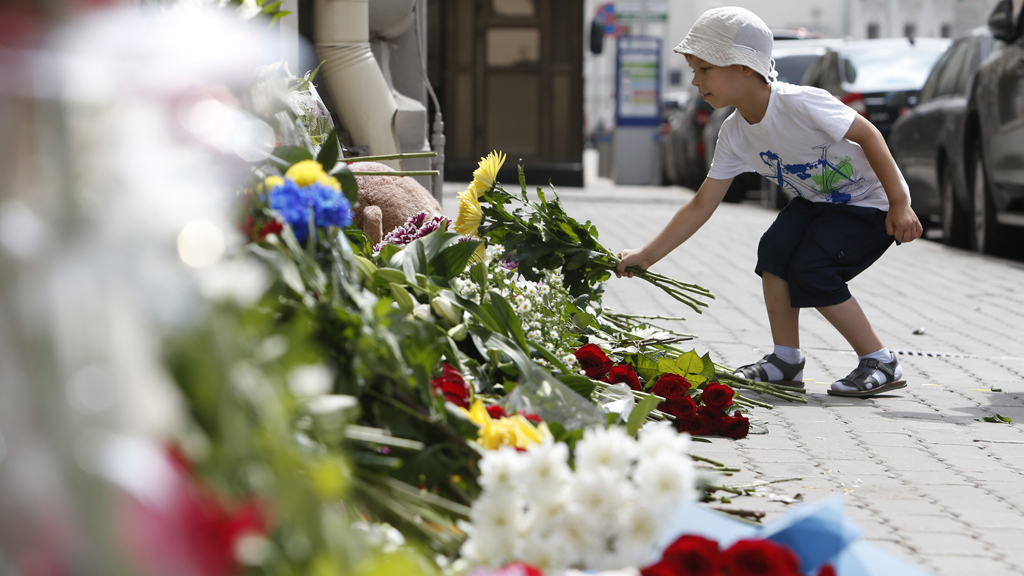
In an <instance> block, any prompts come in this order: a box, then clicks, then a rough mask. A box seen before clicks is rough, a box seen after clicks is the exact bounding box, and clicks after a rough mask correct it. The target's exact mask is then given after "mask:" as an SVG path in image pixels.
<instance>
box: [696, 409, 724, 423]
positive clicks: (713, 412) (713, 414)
mask: <svg viewBox="0 0 1024 576" xmlns="http://www.w3.org/2000/svg"><path fill="white" fill-rule="evenodd" d="M697 414H698V415H701V416H707V417H708V418H711V419H712V420H714V421H715V422H718V421H719V420H721V419H722V418H725V413H724V412H722V411H721V410H718V409H717V408H712V407H711V406H698V407H697Z"/></svg>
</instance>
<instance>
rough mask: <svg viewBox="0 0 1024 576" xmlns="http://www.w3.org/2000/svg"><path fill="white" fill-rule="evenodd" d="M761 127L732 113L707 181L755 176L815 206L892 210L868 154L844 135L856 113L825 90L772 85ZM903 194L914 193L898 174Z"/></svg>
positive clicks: (784, 84) (723, 126)
mask: <svg viewBox="0 0 1024 576" xmlns="http://www.w3.org/2000/svg"><path fill="white" fill-rule="evenodd" d="M771 87H772V93H771V98H770V99H769V100H768V110H767V112H765V115H764V118H763V119H762V120H761V121H760V122H758V123H757V124H750V123H748V122H747V121H746V120H745V119H744V118H743V116H742V115H741V114H739V113H738V112H733V113H732V115H730V116H729V117H728V118H727V119H726V120H725V122H723V123H722V130H721V132H719V135H718V144H717V145H716V147H715V158H714V161H713V162H712V163H711V168H710V169H709V170H708V177H709V178H715V179H719V180H726V179H729V178H733V177H735V176H738V175H739V174H742V173H744V172H750V171H754V172H757V173H758V174H760V175H762V176H764V177H765V178H768V179H769V180H771V181H773V182H775V183H777V184H778V185H779V186H781V187H783V188H785V189H786V190H789V191H790V192H792V193H794V194H796V195H797V196H800V197H801V198H806V199H808V200H811V201H814V202H833V203H837V204H852V205H855V206H868V207H872V208H879V209H881V210H888V209H889V198H888V197H887V196H886V195H885V190H884V189H883V188H882V184H881V182H879V181H878V176H876V175H875V171H874V170H872V169H871V165H870V164H869V163H868V160H867V158H866V157H865V156H864V150H863V149H862V148H861V147H860V145H859V144H856V143H854V142H851V141H850V140H846V139H845V138H844V136H845V135H846V132H847V131H848V130H849V129H850V126H851V125H852V124H853V119H854V118H855V117H856V116H857V112H856V111H855V110H853V109H852V108H850V107H849V106H847V105H845V104H843V103H842V102H840V101H839V100H838V99H836V98H835V97H834V96H832V95H831V94H829V93H828V92H827V91H825V90H821V89H819V88H813V87H810V86H796V85H794V84H787V83H785V82H773V83H772V84H771ZM900 181H901V182H902V183H903V191H904V192H905V193H906V194H907V201H908V202H909V201H910V189H909V187H908V186H907V182H906V180H904V179H903V175H902V174H900Z"/></svg>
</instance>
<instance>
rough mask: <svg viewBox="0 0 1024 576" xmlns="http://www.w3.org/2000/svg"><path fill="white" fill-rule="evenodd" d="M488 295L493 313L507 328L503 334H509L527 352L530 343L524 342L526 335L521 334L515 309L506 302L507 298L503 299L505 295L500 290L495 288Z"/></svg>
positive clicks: (521, 330)
mask: <svg viewBox="0 0 1024 576" xmlns="http://www.w3.org/2000/svg"><path fill="white" fill-rule="evenodd" d="M488 296H489V299H490V301H491V307H492V308H493V309H494V315H495V316H496V317H497V318H498V321H499V322H500V323H501V325H502V326H503V327H504V328H505V329H506V330H507V332H505V334H507V335H508V336H510V337H511V338H512V340H513V341H514V342H515V343H516V344H518V345H519V347H520V348H521V349H522V350H523V352H526V353H529V351H530V345H529V344H528V343H527V342H526V335H524V334H523V325H522V322H521V321H520V320H519V316H516V311H515V310H513V309H512V305H511V304H509V303H508V300H505V297H504V296H502V295H501V293H500V292H497V291H495V290H492V291H491V292H490V294H489V295H488Z"/></svg>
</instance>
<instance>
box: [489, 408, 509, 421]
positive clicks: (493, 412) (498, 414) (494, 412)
mask: <svg viewBox="0 0 1024 576" xmlns="http://www.w3.org/2000/svg"><path fill="white" fill-rule="evenodd" d="M485 410H487V414H488V415H489V416H490V417H491V418H494V419H495V420H496V419H498V418H505V417H506V416H508V413H507V412H505V409H504V408H502V407H501V406H498V405H497V404H491V405H490V406H487V407H486V408H485Z"/></svg>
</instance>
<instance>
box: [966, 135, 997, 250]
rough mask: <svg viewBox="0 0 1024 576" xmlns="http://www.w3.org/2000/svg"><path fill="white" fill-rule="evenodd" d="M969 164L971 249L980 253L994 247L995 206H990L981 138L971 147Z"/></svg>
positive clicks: (990, 197)
mask: <svg viewBox="0 0 1024 576" xmlns="http://www.w3.org/2000/svg"><path fill="white" fill-rule="evenodd" d="M971 157H972V158H971V159H972V162H971V163H970V166H971V167H972V169H973V176H974V177H973V178H972V179H971V199H972V205H973V210H972V214H973V218H972V220H973V223H974V233H973V234H971V249H973V250H974V251H975V252H978V253H980V254H985V253H988V252H991V251H992V250H993V249H994V248H995V247H996V242H995V239H996V232H997V229H996V226H997V224H996V219H995V208H994V207H993V206H992V195H991V194H990V193H989V189H988V177H987V176H986V175H985V158H984V154H983V153H982V150H981V140H976V141H975V142H974V146H972V147H971Z"/></svg>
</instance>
